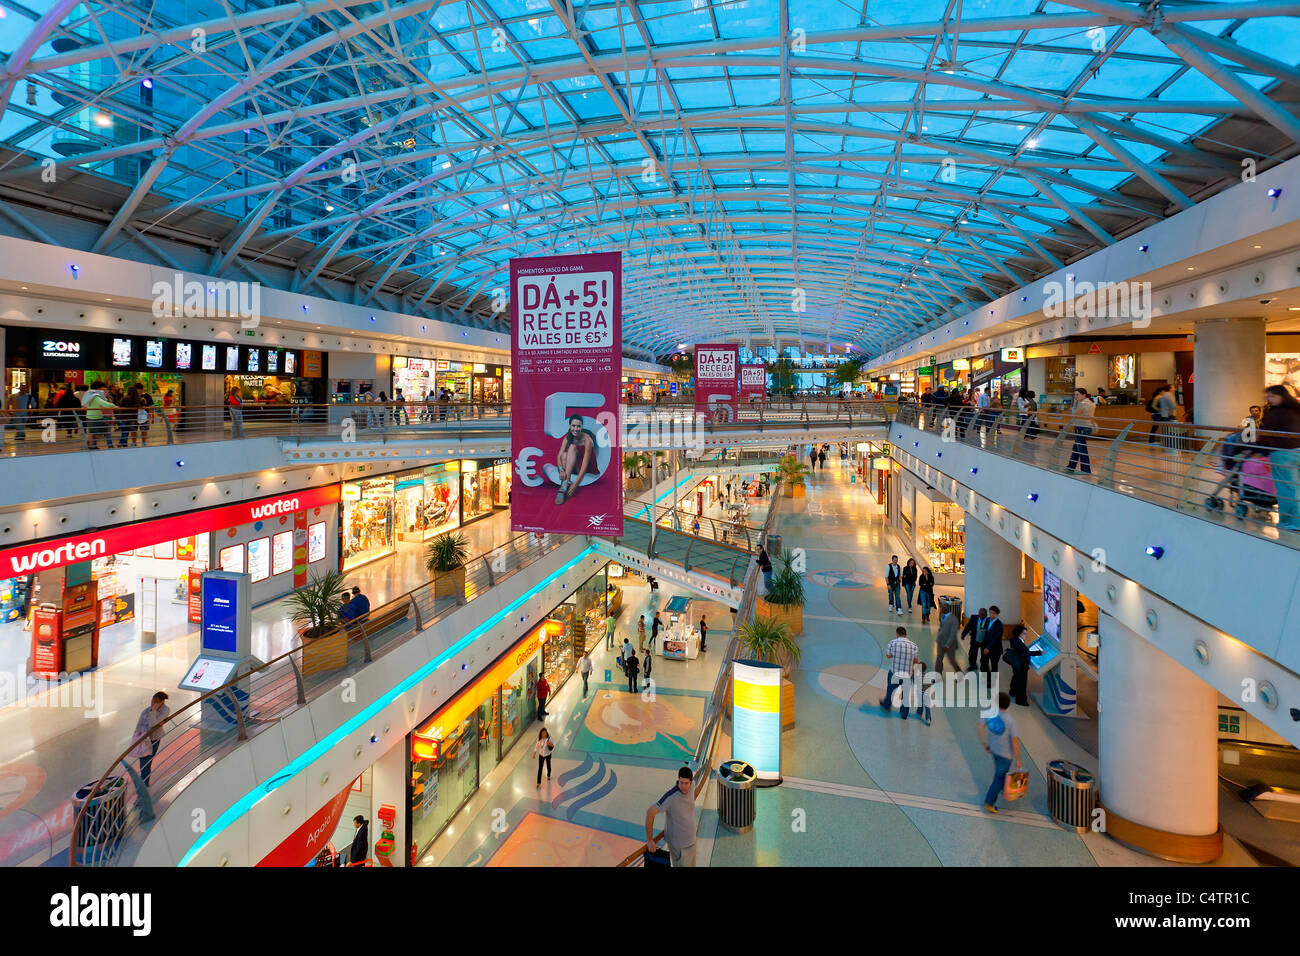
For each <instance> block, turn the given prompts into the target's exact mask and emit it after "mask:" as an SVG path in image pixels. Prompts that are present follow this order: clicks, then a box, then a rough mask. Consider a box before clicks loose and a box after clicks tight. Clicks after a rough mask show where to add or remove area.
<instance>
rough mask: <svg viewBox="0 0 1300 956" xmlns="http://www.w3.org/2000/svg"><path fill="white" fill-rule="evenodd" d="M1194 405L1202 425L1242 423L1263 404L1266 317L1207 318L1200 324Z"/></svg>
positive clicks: (1194, 358)
mask: <svg viewBox="0 0 1300 956" xmlns="http://www.w3.org/2000/svg"><path fill="white" fill-rule="evenodd" d="M1195 331H1196V342H1195V345H1194V351H1193V354H1192V374H1193V376H1194V381H1193V382H1192V385H1193V386H1194V391H1193V393H1192V395H1193V402H1192V403H1193V410H1194V412H1195V414H1194V416H1193V417H1194V419H1195V422H1196V424H1197V425H1238V424H1240V423H1241V420H1242V419H1243V418H1245V417H1246V415H1247V414H1248V413H1249V411H1250V406H1252V405H1261V404H1263V401H1264V397H1263V395H1262V394H1261V393H1262V392H1263V391H1264V356H1265V353H1266V352H1267V346H1266V344H1265V334H1264V320H1263V319H1257V318H1246V319H1206V320H1204V321H1202V322H1197V323H1196V325H1195Z"/></svg>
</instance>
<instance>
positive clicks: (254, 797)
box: [177, 548, 595, 866]
mask: <svg viewBox="0 0 1300 956" xmlns="http://www.w3.org/2000/svg"><path fill="white" fill-rule="evenodd" d="M593 555H595V552H594V551H592V550H591V549H590V548H588V549H586V550H585V551H583V552H582V554H580V555H578V556H577V557H576V558H574V559H573V560H572V561H570V562H569V563H568V564H566V565H565V566H564V567H562V568H560V570H558V571H556V572H555V573H554V574H552V575H550V576H549V577H547V579H546V580H545V581H542V582H541V583H540V584H538V585H537V586H535V587H534V588H532V589H531V590H530V591H529V592H528V593H527V594H525V595H523V596H522V597H520V598H519V599H518V600H516V601H514V602H513V603H512V604H511V605H510V606H509V607H507V608H506V609H505V610H504V611H501V612H499V613H498V614H496V615H494V616H493V617H492V618H491V619H489V620H487V621H484V622H483V623H482V624H480V625H479V626H478V627H476V628H474V630H472V631H470V632H469V633H468V634H466V635H465V636H464V637H462V638H461V639H460V640H459V641H457V642H456V643H455V644H453V645H452V646H451V647H449V648H447V650H445V651H443V652H442V653H441V654H439V655H438V656H437V657H435V658H434V659H433V660H431V661H430V662H429V663H427V664H425V665H424V666H423V667H421V668H420V669H419V670H418V671H416V672H415V673H414V674H412V675H411V676H410V677H408V678H406V680H404V681H402V682H401V683H400V684H398V685H397V686H396V687H394V688H393V689H392V690H390V691H389V692H388V693H387V694H385V695H383V696H382V697H380V698H379V699H378V700H376V701H375V702H374V703H373V704H371V705H370V706H369V707H367V708H366V709H365V710H363V711H361V713H359V714H357V715H356V716H355V717H353V718H352V719H351V720H349V721H348V722H347V723H345V724H344V725H343V726H341V727H339V728H338V729H337V730H335V731H334V732H333V733H332V734H330V735H329V736H328V737H326V738H325V739H324V740H322V741H320V742H319V743H317V744H316V745H315V746H313V747H311V748H309V749H308V750H306V751H304V752H303V753H301V754H299V755H298V756H297V757H295V758H294V759H293V760H292V761H290V762H289V764H288V765H287V766H285V767H284V769H283V770H281V771H280V772H279V773H277V774H275V775H274V776H273V777H272V778H271V779H270V780H268V781H267V782H266V783H262V784H258V785H257V786H256V787H254V788H253V789H252V790H250V791H249V792H248V793H246V794H244V796H242V797H241V798H240V799H239V800H237V801H235V803H234V804H233V805H232V806H231V807H230V809H228V810H227V811H226V812H225V813H223V814H222V815H221V816H220V817H218V818H217V819H216V821H215V822H214V823H213V824H212V826H210V827H208V829H207V830H205V831H204V832H203V833H202V834H201V835H200V836H199V838H198V840H196V841H195V842H194V845H193V846H191V847H190V848H189V850H188V851H186V853H185V855H184V856H183V857H181V861H180V863H179V864H177V865H178V866H185V865H186V864H188V863H189V862H190V860H192V859H193V858H194V856H195V855H196V854H197V853H198V852H199V851H200V850H201V849H203V847H205V846H206V845H207V844H208V843H209V842H210V841H211V840H212V838H213V837H214V836H216V835H217V834H218V833H220V832H221V831H223V830H224V829H226V827H228V826H230V825H231V824H232V823H234V822H235V821H236V820H238V819H239V818H240V817H242V816H243V815H244V814H246V813H247V812H248V811H249V810H250V809H252V808H253V806H254V805H255V804H257V803H258V802H259V801H261V800H262V799H263V798H264V797H267V796H270V795H271V794H272V793H274V792H275V791H276V790H278V789H279V788H280V787H281V786H283V785H284V784H285V783H287V782H288V781H289V780H291V779H293V777H295V776H296V775H297V774H299V773H300V772H302V771H303V770H305V769H307V767H309V766H310V765H311V764H312V762H313V761H315V760H316V759H317V758H318V757H321V756H323V755H325V754H326V753H328V752H329V751H331V750H333V749H334V747H335V746H337V745H338V743H339V741H341V740H342V739H343V738H344V737H347V736H348V735H349V734H351V733H353V732H354V731H355V730H356V729H357V728H358V727H360V726H361V725H362V724H364V723H365V722H366V721H368V720H370V719H371V718H372V717H374V716H375V715H376V714H378V713H379V712H380V711H382V710H383V709H384V708H385V707H387V706H388V705H389V704H391V703H392V702H393V701H394V700H396V699H397V698H398V697H400V696H401V695H402V694H404V693H406V692H407V691H408V690H410V689H411V688H412V687H414V686H415V685H417V684H418V683H420V681H422V680H424V678H426V677H428V676H429V675H430V674H432V673H433V672H434V671H435V670H437V669H438V668H439V667H441V666H442V665H443V664H445V663H446V662H447V661H449V660H451V659H452V658H453V657H455V656H456V655H457V654H459V653H460V652H461V651H463V650H465V649H466V648H467V647H469V646H470V645H471V644H473V643H474V642H475V641H476V640H478V639H479V638H480V637H482V636H483V635H484V634H486V633H487V632H488V631H489V630H491V629H492V628H494V627H496V626H497V625H498V624H500V623H501V622H502V621H503V620H505V619H506V618H507V617H509V616H510V615H511V614H514V613H515V612H516V611H517V610H518V609H519V608H520V606H521V605H523V604H526V603H527V602H528V601H530V600H532V599H533V598H534V597H535V596H536V595H537V594H538V593H540V592H541V591H542V590H543V589H544V588H546V587H548V586H549V585H550V584H551V583H552V582H554V581H555V580H557V579H558V578H561V577H563V576H564V575H566V574H568V573H569V572H570V571H572V570H573V569H574V568H575V567H577V565H579V564H580V563H581V562H582V561H583V560H584V559H586V558H588V557H591V556H593Z"/></svg>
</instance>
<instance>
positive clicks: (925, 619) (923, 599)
mask: <svg viewBox="0 0 1300 956" xmlns="http://www.w3.org/2000/svg"><path fill="white" fill-rule="evenodd" d="M916 588H917V599H918V600H919V601H920V603H921V623H922V624H929V623H930V612H931V611H932V610H933V609H934V572H933V571H931V570H930V569H929V568H928V567H927V568H922V569H921V577H920V579H919V580H918V581H917V582H916Z"/></svg>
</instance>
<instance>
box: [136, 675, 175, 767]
mask: <svg viewBox="0 0 1300 956" xmlns="http://www.w3.org/2000/svg"><path fill="white" fill-rule="evenodd" d="M171 712H172V711H171V708H170V707H168V706H167V694H166V692H164V691H161V690H160V691H158V693H156V694H154V695H153V698H152V699H151V700H150V701H149V706H148V707H146V708H145V709H144V710H142V711H140V716H139V717H137V718H136V721H135V731H134V732H133V733H132V734H131V739H132V740H134V741H136V744H135V746H134V747H132V748H131V752H130V754H128V756H131V757H135V758H136V759H137V760H139V761H140V781H141V782H142V783H143V784H144V785H145V786H146V787H147V786H149V776H150V774H152V773H153V758H154V757H156V756H158V745H159V744H160V743H161V742H162V736H163V727H162V723H163V721H164V720H166V719H167V718H168V717H169V716H170V715H171Z"/></svg>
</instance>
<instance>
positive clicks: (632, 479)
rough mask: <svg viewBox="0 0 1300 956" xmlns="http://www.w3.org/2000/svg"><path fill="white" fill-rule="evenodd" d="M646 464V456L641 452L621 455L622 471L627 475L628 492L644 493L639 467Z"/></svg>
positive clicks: (643, 483)
mask: <svg viewBox="0 0 1300 956" xmlns="http://www.w3.org/2000/svg"><path fill="white" fill-rule="evenodd" d="M645 462H646V456H645V455H644V454H643V453H641V452H635V451H628V452H624V453H623V471H624V473H625V474H626V475H627V490H628V491H644V490H645V481H644V480H642V478H641V466H642V465H644V464H645Z"/></svg>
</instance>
